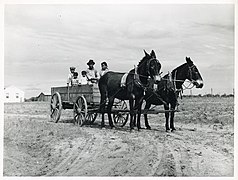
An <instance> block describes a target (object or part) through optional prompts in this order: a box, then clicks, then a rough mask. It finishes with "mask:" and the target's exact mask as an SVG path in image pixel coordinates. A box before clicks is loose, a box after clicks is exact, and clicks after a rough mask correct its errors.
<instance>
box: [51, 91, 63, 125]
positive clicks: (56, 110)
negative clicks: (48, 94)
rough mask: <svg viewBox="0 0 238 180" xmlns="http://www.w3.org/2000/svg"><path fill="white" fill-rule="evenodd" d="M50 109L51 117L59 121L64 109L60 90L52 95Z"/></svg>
mask: <svg viewBox="0 0 238 180" xmlns="http://www.w3.org/2000/svg"><path fill="white" fill-rule="evenodd" d="M50 109H51V114H50V117H51V118H52V119H53V120H54V121H55V122H56V123H57V122H58V120H59V119H60V115H61V109H62V103H61V97H60V94H59V93H58V92H56V93H55V94H53V95H52V98H51V104H50Z"/></svg>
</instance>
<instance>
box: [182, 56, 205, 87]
mask: <svg viewBox="0 0 238 180" xmlns="http://www.w3.org/2000/svg"><path fill="white" fill-rule="evenodd" d="M186 62H187V65H188V74H187V79H188V80H190V81H191V82H192V83H193V84H194V85H195V86H196V88H202V87H203V79H202V76H201V74H200V72H199V71H198V68H197V67H196V66H195V65H194V64H193V61H192V60H191V58H190V57H186Z"/></svg>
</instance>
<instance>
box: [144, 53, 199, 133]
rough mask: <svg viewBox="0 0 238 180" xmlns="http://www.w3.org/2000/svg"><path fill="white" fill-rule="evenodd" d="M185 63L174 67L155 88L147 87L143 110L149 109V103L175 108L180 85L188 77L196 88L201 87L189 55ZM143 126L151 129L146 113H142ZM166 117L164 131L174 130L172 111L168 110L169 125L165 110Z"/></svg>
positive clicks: (165, 107)
mask: <svg viewBox="0 0 238 180" xmlns="http://www.w3.org/2000/svg"><path fill="white" fill-rule="evenodd" d="M186 61H187V62H186V63H185V64H183V65H181V66H179V67H177V68H176V69H174V70H173V71H172V72H171V74H167V75H165V76H164V77H163V78H162V79H161V81H160V82H159V83H158V86H157V89H156V90H155V91H153V90H152V89H148V91H147V92H146V94H145V100H146V105H145V110H149V108H150V107H151V105H152V104H153V105H164V109H165V110H169V105H170V110H175V107H176V105H177V98H178V96H179V93H180V92H181V91H182V89H183V88H182V85H183V83H184V81H185V80H186V79H188V80H189V81H190V82H191V83H193V85H195V86H196V88H202V87H203V80H202V76H201V74H200V73H199V71H198V69H197V67H196V66H195V65H194V64H193V62H192V61H191V59H190V57H186ZM144 118H145V126H146V128H147V129H151V128H150V126H149V123H148V118H147V114H144ZM165 118H166V123H165V127H166V132H167V131H168V130H170V128H171V131H173V130H176V129H175V127H174V111H172V112H170V125H169V112H165Z"/></svg>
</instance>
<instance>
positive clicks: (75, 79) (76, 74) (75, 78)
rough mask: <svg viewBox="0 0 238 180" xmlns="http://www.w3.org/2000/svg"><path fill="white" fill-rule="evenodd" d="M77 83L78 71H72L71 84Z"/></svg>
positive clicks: (75, 84)
mask: <svg viewBox="0 0 238 180" xmlns="http://www.w3.org/2000/svg"><path fill="white" fill-rule="evenodd" d="M77 85H79V79H78V73H77V72H74V75H73V78H72V86H77Z"/></svg>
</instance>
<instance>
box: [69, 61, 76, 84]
mask: <svg viewBox="0 0 238 180" xmlns="http://www.w3.org/2000/svg"><path fill="white" fill-rule="evenodd" d="M75 69H76V68H75V67H72V66H71V67H70V68H69V71H70V73H69V75H68V79H67V86H69V85H71V86H72V79H73V77H74V72H75Z"/></svg>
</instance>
